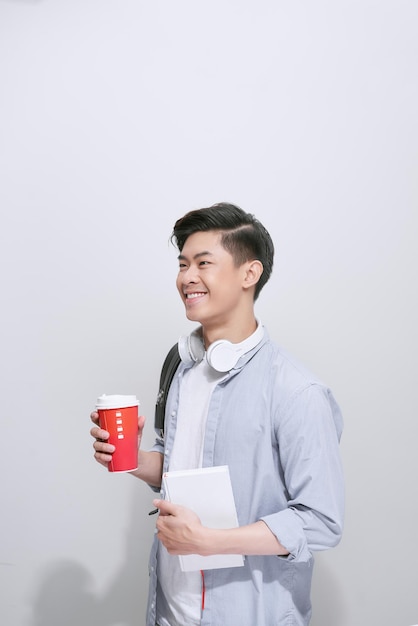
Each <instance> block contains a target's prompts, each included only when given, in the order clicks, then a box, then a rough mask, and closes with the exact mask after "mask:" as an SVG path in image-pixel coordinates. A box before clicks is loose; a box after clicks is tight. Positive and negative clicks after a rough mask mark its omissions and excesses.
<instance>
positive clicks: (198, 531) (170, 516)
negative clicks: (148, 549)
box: [153, 500, 208, 555]
mask: <svg viewBox="0 0 418 626" xmlns="http://www.w3.org/2000/svg"><path fill="white" fill-rule="evenodd" d="M153 504H154V506H155V507H156V508H157V509H159V511H160V515H159V516H158V520H157V530H158V534H157V537H158V539H159V540H160V541H161V543H162V544H163V545H164V546H165V548H166V549H167V551H168V552H169V554H203V555H205V554H208V552H206V551H205V548H204V538H205V531H206V529H205V527H204V526H202V524H201V522H200V519H199V517H198V516H197V515H196V513H193V511H191V510H190V509H187V508H186V507H184V506H180V505H178V504H172V503H171V502H167V501H166V500H154V502H153Z"/></svg>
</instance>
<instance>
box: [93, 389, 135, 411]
mask: <svg viewBox="0 0 418 626" xmlns="http://www.w3.org/2000/svg"><path fill="white" fill-rule="evenodd" d="M128 406H139V400H138V398H137V397H136V396H123V395H112V396H107V395H106V394H105V393H104V394H103V395H102V396H99V397H98V398H97V401H96V409H123V408H125V407H128Z"/></svg>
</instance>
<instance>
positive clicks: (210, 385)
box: [157, 357, 226, 626]
mask: <svg viewBox="0 0 418 626" xmlns="http://www.w3.org/2000/svg"><path fill="white" fill-rule="evenodd" d="M225 376H226V374H224V373H220V372H217V371H215V370H214V369H213V368H212V367H210V365H209V364H208V363H207V361H206V357H205V358H204V359H203V360H202V361H201V362H200V363H196V364H195V365H193V367H191V368H190V369H189V370H187V371H186V372H185V373H184V375H183V380H182V382H181V386H180V392H179V393H180V401H179V412H178V415H177V428H176V436H175V440H174V446H173V450H172V452H171V457H170V461H169V470H170V471H174V470H184V469H195V468H197V467H202V456H203V441H204V435H205V426H206V418H207V414H208V410H209V402H210V398H211V395H212V391H213V389H214V388H215V386H216V385H217V383H218V382H219V381H220V380H221V379H223V378H225ZM158 550H159V551H158V568H157V579H158V581H159V587H160V589H159V599H160V598H162V597H163V598H165V600H166V601H165V602H159V604H158V607H157V609H158V611H157V622H158V624H160V626H198V625H199V624H200V619H201V603H202V577H201V573H200V572H182V571H181V569H180V562H179V558H178V557H177V556H171V555H170V554H168V552H167V550H166V549H165V548H164V546H163V545H162V544H159V548H158ZM167 599H169V601H167Z"/></svg>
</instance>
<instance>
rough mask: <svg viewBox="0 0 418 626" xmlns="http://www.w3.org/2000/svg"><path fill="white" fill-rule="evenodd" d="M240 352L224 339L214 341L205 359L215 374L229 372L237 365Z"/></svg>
mask: <svg viewBox="0 0 418 626" xmlns="http://www.w3.org/2000/svg"><path fill="white" fill-rule="evenodd" d="M241 354H242V353H241V351H237V349H236V346H234V344H233V343H231V342H230V341H226V339H219V341H214V342H213V343H212V344H211V345H210V346H209V348H208V351H207V353H206V358H207V361H208V363H209V365H210V366H211V367H213V369H215V370H216V371H217V372H229V371H230V370H232V368H233V367H235V365H236V364H237V363H238V360H239V358H240V356H241Z"/></svg>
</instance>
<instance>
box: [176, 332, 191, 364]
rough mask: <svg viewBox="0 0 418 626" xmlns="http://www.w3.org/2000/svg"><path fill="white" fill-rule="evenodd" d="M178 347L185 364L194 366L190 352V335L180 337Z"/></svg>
mask: <svg viewBox="0 0 418 626" xmlns="http://www.w3.org/2000/svg"><path fill="white" fill-rule="evenodd" d="M177 346H178V350H179V355H180V358H181V360H182V361H183V363H185V364H186V365H192V363H193V359H192V355H191V354H190V350H189V337H188V335H184V336H183V337H180V339H179V341H178V344H177Z"/></svg>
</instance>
